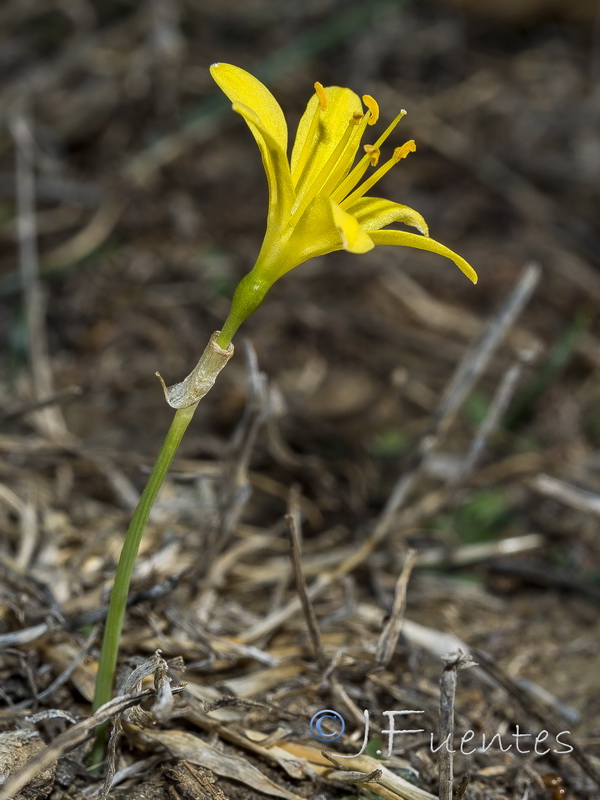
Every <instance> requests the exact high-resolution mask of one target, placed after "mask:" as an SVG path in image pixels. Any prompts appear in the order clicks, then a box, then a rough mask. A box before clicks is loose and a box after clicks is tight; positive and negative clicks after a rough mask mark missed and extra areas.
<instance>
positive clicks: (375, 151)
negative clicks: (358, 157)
mask: <svg viewBox="0 0 600 800" xmlns="http://www.w3.org/2000/svg"><path fill="white" fill-rule="evenodd" d="M363 147H364V151H365V153H366V154H367V155H368V156H369V163H370V164H371V166H372V167H376V166H377V164H378V163H379V156H380V154H381V150H380V149H379V148H378V147H373V145H372V144H365V145H363Z"/></svg>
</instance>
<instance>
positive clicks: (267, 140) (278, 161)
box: [232, 103, 294, 230]
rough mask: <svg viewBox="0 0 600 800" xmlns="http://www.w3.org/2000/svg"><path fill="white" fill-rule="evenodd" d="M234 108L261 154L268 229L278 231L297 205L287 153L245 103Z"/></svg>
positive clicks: (236, 104)
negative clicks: (248, 129)
mask: <svg viewBox="0 0 600 800" xmlns="http://www.w3.org/2000/svg"><path fill="white" fill-rule="evenodd" d="M232 108H233V110H234V111H235V112H237V113H238V114H240V115H241V116H242V117H243V118H244V119H245V120H246V123H247V124H248V127H249V128H250V130H251V131H252V133H253V135H254V138H255V139H256V142H257V144H258V147H259V149H260V153H261V155H262V160H263V165H264V168H265V173H266V175H267V183H268V184H269V213H268V218H267V228H268V229H272V230H275V229H279V228H281V227H282V225H283V223H284V220H285V219H286V218H287V216H288V215H289V212H290V208H291V207H292V204H293V202H294V191H293V189H292V179H291V177H290V168H289V164H288V161H287V156H286V154H285V152H284V151H283V150H282V149H281V148H280V147H279V145H278V144H277V142H276V141H275V140H274V139H273V138H272V137H271V135H270V133H269V131H268V129H267V128H264V127H263V125H262V120H261V119H260V118H259V117H258V116H257V115H256V114H255V113H254V111H253V110H252V109H251V108H248V106H245V105H243V104H242V103H234V104H233V105H232Z"/></svg>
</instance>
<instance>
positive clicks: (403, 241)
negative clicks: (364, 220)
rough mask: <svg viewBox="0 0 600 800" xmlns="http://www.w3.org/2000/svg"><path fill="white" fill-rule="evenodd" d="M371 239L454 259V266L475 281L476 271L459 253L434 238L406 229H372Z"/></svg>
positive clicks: (377, 242)
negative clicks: (409, 231)
mask: <svg viewBox="0 0 600 800" xmlns="http://www.w3.org/2000/svg"><path fill="white" fill-rule="evenodd" d="M371 239H372V240H373V242H374V243H375V244H395V245H400V246H401V247H416V248H417V249H418V250H429V252H431V253H437V254H438V255H440V256H445V257H446V258H449V259H450V260H451V261H454V263H455V264H456V266H457V267H458V268H459V270H461V272H464V274H465V275H466V276H467V278H468V279H469V280H470V281H472V282H473V283H477V273H476V272H475V270H474V269H473V267H471V266H470V264H467V262H466V261H465V260H464V258H461V257H460V256H459V255H457V254H456V253H455V252H453V251H452V250H450V249H449V248H448V247H445V246H444V245H443V244H440V243H439V242H436V241H435V239H430V238H429V237H428V236H419V235H418V234H416V233H408V232H406V231H390V230H387V231H373V232H372V233H371Z"/></svg>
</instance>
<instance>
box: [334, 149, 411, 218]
mask: <svg viewBox="0 0 600 800" xmlns="http://www.w3.org/2000/svg"><path fill="white" fill-rule="evenodd" d="M416 149H417V146H416V144H415V143H414V141H413V140H412V139H411V140H410V141H409V142H406V143H405V144H403V145H402V147H397V148H396V149H395V150H394V154H393V156H392V157H391V158H390V159H389V160H388V161H386V162H385V164H384V165H383V166H382V167H379V169H378V170H377V172H374V173H373V174H372V175H371V177H370V178H367V180H366V181H364V182H363V183H361V185H360V186H359V187H358V189H355V190H354V191H353V192H352V194H350V195H348V197H346V199H345V200H344V201H343V202H342V203H340V206H341V207H342V208H343V210H344V211H346V210H347V209H348V208H350V206H351V205H352V204H353V203H355V202H356V201H357V200H359V199H360V198H361V197H362V196H363V195H364V194H366V193H367V192H368V191H369V189H371V188H372V187H373V186H375V184H376V183H377V181H379V180H381V178H383V176H384V175H385V174H386V172H389V171H390V170H391V168H392V167H393V166H394V164H397V163H398V162H399V161H400V160H401V159H403V158H406V156H407V155H408V154H409V153H414V151H415V150H416Z"/></svg>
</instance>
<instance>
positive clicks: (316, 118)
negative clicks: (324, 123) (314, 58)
mask: <svg viewBox="0 0 600 800" xmlns="http://www.w3.org/2000/svg"><path fill="white" fill-rule="evenodd" d="M315 94H316V95H317V106H316V108H315V113H314V114H313V118H312V119H311V121H310V128H309V129H308V132H307V134H306V138H305V140H304V145H303V147H302V152H301V153H300V157H299V158H298V161H297V162H296V165H295V167H294V172H293V174H292V183H293V185H294V188H297V187H298V186H299V184H300V181H301V180H302V175H303V173H304V170H305V169H306V166H307V164H308V161H309V156H310V154H311V152H312V149H313V141H314V138H315V134H316V132H317V127H318V126H319V122H320V120H321V113H322V112H324V111H326V110H327V104H328V100H327V92H326V91H325V89H324V87H323V84H321V83H319V82H318V81H317V82H316V83H315Z"/></svg>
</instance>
